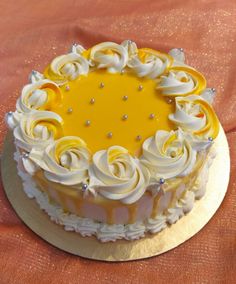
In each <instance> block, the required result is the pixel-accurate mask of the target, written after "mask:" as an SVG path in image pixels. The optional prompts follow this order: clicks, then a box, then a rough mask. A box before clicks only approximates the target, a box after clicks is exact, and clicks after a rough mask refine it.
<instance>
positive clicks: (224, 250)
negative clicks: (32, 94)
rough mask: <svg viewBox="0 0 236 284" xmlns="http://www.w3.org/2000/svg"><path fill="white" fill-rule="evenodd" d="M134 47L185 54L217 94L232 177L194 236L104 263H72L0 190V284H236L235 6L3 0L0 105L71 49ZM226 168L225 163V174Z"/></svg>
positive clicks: (1, 128)
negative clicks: (135, 257)
mask: <svg viewBox="0 0 236 284" xmlns="http://www.w3.org/2000/svg"><path fill="white" fill-rule="evenodd" d="M124 39H132V40H134V41H135V42H136V43H137V44H138V46H140V47H144V46H145V47H151V48H154V49H158V50H162V51H168V50H169V49H171V48H174V47H182V48H184V50H185V52H186V57H187V63H189V64H190V65H191V66H193V67H195V68H196V69H198V70H199V71H201V72H202V73H203V74H204V75H205V76H206V78H207V81H208V86H209V87H214V88H216V89H217V97H216V99H215V102H214V107H215V110H216V112H217V114H218V116H219V119H220V121H221V123H222V125H223V127H224V129H225V131H226V133H227V138H228V142H229V145H230V154H231V179H230V184H229V188H228V192H227V194H226V197H225V199H224V201H223V203H222V205H221V207H220V208H219V210H218V211H217V213H216V214H215V215H214V217H213V218H212V219H211V220H210V222H209V223H208V224H207V225H206V226H205V227H204V228H203V229H202V230H201V231H200V232H199V233H198V234H197V235H195V236H194V237H193V238H191V239H190V240H188V241H187V242H185V243H184V244H182V245H180V246H179V247H177V248H175V249H174V250H171V251H169V252H167V253H165V254H163V255H160V256H157V257H153V258H150V259H146V260H139V261H133V262H126V263H125V262H124V263H105V262H98V261H91V260H87V259H83V258H80V257H76V256H72V255H70V254H67V253H65V252H63V251H60V250H59V249H57V248H54V247H53V246H51V245H49V244H48V243H46V242H45V241H43V240H42V239H40V238H39V237H38V236H37V235H35V234H34V233H33V232H32V231H31V230H30V229H28V228H27V227H26V226H25V225H24V224H23V223H22V221H21V220H20V219H19V218H18V216H17V215H16V214H15V212H14V210H13V209H12V207H11V206H10V204H9V202H8V200H7V198H6V196H5V194H4V191H3V188H2V185H1V187H0V283H1V284H7V283H11V284H14V283H17V284H21V283H22V284H23V283H24V284H25V283H36V284H37V283H41V284H43V283H51V284H53V283H83V284H86V283H114V284H115V283H124V284H126V283H142V284H143V283H148V284H150V283H233V282H234V283H235V277H236V273H235V271H236V206H235V204H236V190H235V189H236V160H235V158H236V143H235V142H236V91H235V90H236V80H235V74H236V52H235V50H236V2H235V1H234V0H231V1H230V0H228V1H226V0H225V1H221V0H219V1H217V0H211V1H209V0H208V1H207V0H205V1H203V0H201V1H193V0H192V1H182V0H176V1H167V0H161V1H150V0H145V1H140V0H136V1H135V0H130V1H128V0H127V1H125V0H120V1H110V0H106V1H104V0H99V1H93V0H79V1H73V0H66V1H63V0H61V1H60V0H52V1H47V0H41V1H36V0H32V1H30V0H28V1H27V0H25V1H24V0H18V1H13V0H8V1H6V0H1V1H0V74H1V81H0V99H1V105H0V107H1V112H0V115H1V119H0V121H1V124H0V132H1V133H0V134H1V135H0V137H1V138H0V144H1V146H2V142H3V138H4V135H5V133H6V131H7V128H6V126H5V123H4V115H5V113H6V112H7V111H10V110H14V109H15V102H16V99H17V97H19V95H20V92H21V89H22V87H23V85H24V84H26V83H27V80H28V75H29V73H30V72H31V70H32V69H35V70H38V71H43V68H44V67H45V66H46V65H47V64H48V63H49V62H50V60H51V59H52V58H54V57H55V56H57V55H60V54H63V53H66V52H67V51H68V50H69V48H70V46H71V45H72V44H73V43H80V44H82V45H84V46H85V47H90V46H91V45H94V44H96V43H98V42H102V41H116V42H118V43H119V42H121V41H123V40H124ZM223 166H224V165H222V167H223Z"/></svg>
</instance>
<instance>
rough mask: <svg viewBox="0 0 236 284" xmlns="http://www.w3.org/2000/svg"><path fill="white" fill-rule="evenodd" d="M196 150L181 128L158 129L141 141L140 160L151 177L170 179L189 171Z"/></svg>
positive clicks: (191, 168) (193, 161) (194, 160)
mask: <svg viewBox="0 0 236 284" xmlns="http://www.w3.org/2000/svg"><path fill="white" fill-rule="evenodd" d="M196 155H197V152H196V151H195V149H193V148H192V146H191V144H190V143H189V141H188V140H187V139H186V138H185V136H184V133H183V132H182V130H181V129H178V130H177V131H170V132H168V131H163V130H159V131H157V132H156V135H155V136H153V137H150V138H148V139H147V140H146V141H145V142H144V143H143V155H142V157H141V162H142V163H143V164H144V165H145V166H146V167H147V168H148V170H149V171H150V173H151V178H152V179H153V180H154V181H155V180H156V181H159V180H160V178H164V179H170V178H175V177H183V176H186V175H188V174H189V173H191V171H192V170H193V167H194V165H195V162H196Z"/></svg>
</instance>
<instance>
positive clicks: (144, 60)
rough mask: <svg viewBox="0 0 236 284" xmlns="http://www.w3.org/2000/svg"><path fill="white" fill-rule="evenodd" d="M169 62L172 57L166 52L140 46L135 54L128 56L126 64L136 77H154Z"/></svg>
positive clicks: (161, 71)
mask: <svg viewBox="0 0 236 284" xmlns="http://www.w3.org/2000/svg"><path fill="white" fill-rule="evenodd" d="M171 63H172V58H171V56H169V55H168V54H164V53H160V52H158V51H155V50H152V49H149V48H142V49H139V50H138V52H137V54H135V55H132V56H131V57H130V58H129V61H128V64H127V65H128V66H129V67H130V68H131V69H132V71H133V72H135V73H136V74H137V76H138V77H148V78H150V79H155V78H157V77H159V76H160V75H161V74H163V73H164V72H165V71H166V69H167V68H168V67H169V66H170V65H171Z"/></svg>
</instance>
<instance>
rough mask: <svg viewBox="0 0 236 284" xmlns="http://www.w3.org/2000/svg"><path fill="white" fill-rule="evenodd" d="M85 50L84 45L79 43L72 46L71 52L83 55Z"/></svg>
mask: <svg viewBox="0 0 236 284" xmlns="http://www.w3.org/2000/svg"><path fill="white" fill-rule="evenodd" d="M84 51H85V48H84V47H83V46H82V45H80V44H77V43H75V44H73V45H72V47H71V52H73V53H77V54H80V55H82V54H83V52H84Z"/></svg>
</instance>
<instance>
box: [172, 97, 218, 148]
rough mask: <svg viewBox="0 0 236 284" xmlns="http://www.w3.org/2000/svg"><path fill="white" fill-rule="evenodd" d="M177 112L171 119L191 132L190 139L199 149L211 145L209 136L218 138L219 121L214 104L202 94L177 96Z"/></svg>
mask: <svg viewBox="0 0 236 284" xmlns="http://www.w3.org/2000/svg"><path fill="white" fill-rule="evenodd" d="M175 105H176V107H175V113H173V114H170V115H169V119H170V120H171V121H172V122H174V123H175V124H176V125H177V126H179V127H181V128H182V129H183V130H184V131H186V132H187V133H189V134H190V135H188V137H189V140H190V141H191V143H192V144H193V145H194V146H195V148H196V147H197V148H198V150H201V149H204V148H206V147H208V146H210V145H211V141H209V137H211V138H212V139H214V138H216V137H217V135H218V133H219V122H218V119H217V116H216V114H215V112H214V110H213V108H212V106H211V105H210V104H209V103H208V102H207V101H206V100H204V99H203V98H201V96H197V95H191V96H187V97H176V98H175Z"/></svg>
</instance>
